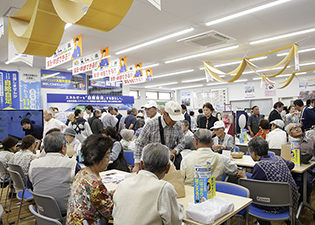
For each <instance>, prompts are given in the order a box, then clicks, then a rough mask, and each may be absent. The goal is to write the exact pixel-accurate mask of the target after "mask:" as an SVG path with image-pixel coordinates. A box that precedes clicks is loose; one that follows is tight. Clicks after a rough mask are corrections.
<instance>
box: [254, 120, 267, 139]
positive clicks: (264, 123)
mask: <svg viewBox="0 0 315 225" xmlns="http://www.w3.org/2000/svg"><path fill="white" fill-rule="evenodd" d="M258 125H259V128H260V130H259V131H258V133H257V134H256V135H255V136H254V138H255V137H262V138H263V139H265V140H266V135H267V134H269V132H270V131H269V126H270V124H269V121H268V120H265V119H261V120H259V124H258Z"/></svg>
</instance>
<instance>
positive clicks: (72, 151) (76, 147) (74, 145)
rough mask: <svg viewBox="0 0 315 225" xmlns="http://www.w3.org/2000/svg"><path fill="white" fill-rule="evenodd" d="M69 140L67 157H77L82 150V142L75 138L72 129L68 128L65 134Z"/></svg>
mask: <svg viewBox="0 0 315 225" xmlns="http://www.w3.org/2000/svg"><path fill="white" fill-rule="evenodd" d="M64 135H65V137H66V140H67V142H68V143H67V155H68V156H69V157H72V156H77V155H78V154H79V151H80V149H81V142H80V141H79V140H78V139H77V138H76V137H75V135H76V133H75V131H74V130H73V129H72V128H67V129H66V130H65V132H64Z"/></svg>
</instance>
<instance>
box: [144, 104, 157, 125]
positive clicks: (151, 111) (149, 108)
mask: <svg viewBox="0 0 315 225" xmlns="http://www.w3.org/2000/svg"><path fill="white" fill-rule="evenodd" d="M141 108H144V110H145V114H146V118H145V122H147V121H148V120H150V119H153V118H156V117H158V116H160V113H159V112H158V105H157V104H156V102H155V101H153V100H149V101H148V102H147V103H146V104H145V105H143V106H142V107H141Z"/></svg>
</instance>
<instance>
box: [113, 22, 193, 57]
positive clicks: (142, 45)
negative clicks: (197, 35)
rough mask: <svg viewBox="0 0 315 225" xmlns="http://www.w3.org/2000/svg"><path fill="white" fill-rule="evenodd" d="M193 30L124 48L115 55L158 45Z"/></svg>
mask: <svg viewBox="0 0 315 225" xmlns="http://www.w3.org/2000/svg"><path fill="white" fill-rule="evenodd" d="M193 30H194V28H189V29H186V30H182V31H179V32H176V33H174V34H170V35H166V36H164V37H160V38H157V39H154V40H152V41H148V42H144V43H142V44H140V45H136V46H133V47H130V48H126V49H124V50H121V51H118V52H116V55H120V54H122V53H126V52H130V51H132V50H135V49H138V48H142V47H145V46H148V45H152V44H155V43H158V42H161V41H164V40H167V39H170V38H173V37H176V36H179V35H182V34H186V33H188V32H191V31H193Z"/></svg>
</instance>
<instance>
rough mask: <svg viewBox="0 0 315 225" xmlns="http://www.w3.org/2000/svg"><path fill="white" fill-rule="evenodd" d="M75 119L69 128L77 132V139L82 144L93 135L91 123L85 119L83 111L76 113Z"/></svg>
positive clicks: (79, 110) (77, 110)
mask: <svg viewBox="0 0 315 225" xmlns="http://www.w3.org/2000/svg"><path fill="white" fill-rule="evenodd" d="M74 116H75V118H73V119H72V121H71V122H70V123H69V125H68V127H69V128H72V129H73V130H75V132H76V134H77V135H76V137H77V138H78V140H79V141H80V142H81V143H82V142H83V141H84V140H85V139H86V138H87V137H88V136H90V135H91V134H92V131H91V128H90V125H89V123H88V122H87V121H86V120H85V119H83V112H82V110H81V109H76V110H75V111H74Z"/></svg>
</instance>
